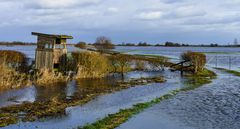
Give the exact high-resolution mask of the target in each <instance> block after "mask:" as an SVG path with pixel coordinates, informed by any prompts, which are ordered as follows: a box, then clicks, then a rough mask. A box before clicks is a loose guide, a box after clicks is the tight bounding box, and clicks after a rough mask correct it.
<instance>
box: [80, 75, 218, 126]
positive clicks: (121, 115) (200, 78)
mask: <svg viewBox="0 0 240 129" xmlns="http://www.w3.org/2000/svg"><path fill="white" fill-rule="evenodd" d="M215 77H216V74H215V73H214V72H212V71H210V70H203V71H202V72H200V73H198V74H196V75H193V76H191V77H187V79H189V80H192V79H194V81H189V82H188V84H189V85H187V86H186V87H184V88H182V89H177V90H174V91H171V92H169V93H168V94H165V95H163V96H161V97H159V98H156V99H154V100H152V101H150V102H145V103H139V104H136V105H134V106H133V107H131V108H128V109H123V110H120V111H119V112H118V113H115V114H110V115H108V116H107V117H105V118H103V119H101V120H98V121H96V122H95V123H92V124H88V125H86V126H83V127H79V128H78V129H114V128H116V127H118V126H119V125H121V124H122V123H124V122H126V121H127V120H129V119H130V118H132V117H133V116H134V115H136V114H138V113H140V112H142V111H144V110H145V109H147V108H149V107H151V106H153V105H155V104H158V103H160V102H161V101H163V100H166V99H169V98H171V97H173V96H175V95H176V94H178V93H179V92H181V91H189V90H193V89H195V88H198V87H200V86H202V85H204V84H207V83H210V82H211V79H213V78H215Z"/></svg>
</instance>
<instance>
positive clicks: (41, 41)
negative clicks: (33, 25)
mask: <svg viewBox="0 0 240 129" xmlns="http://www.w3.org/2000/svg"><path fill="white" fill-rule="evenodd" d="M32 35H35V36H37V48H36V53H35V67H36V69H37V70H40V69H48V70H54V69H59V68H64V67H65V64H66V57H67V39H73V37H72V36H68V35H54V34H43V33H37V32H32Z"/></svg>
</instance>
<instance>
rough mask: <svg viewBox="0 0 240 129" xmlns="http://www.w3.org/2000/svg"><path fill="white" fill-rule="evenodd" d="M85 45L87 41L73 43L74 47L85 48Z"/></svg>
mask: <svg viewBox="0 0 240 129" xmlns="http://www.w3.org/2000/svg"><path fill="white" fill-rule="evenodd" d="M86 46H87V43H85V42H79V43H77V44H76V45H75V47H77V48H81V49H85V48H86Z"/></svg>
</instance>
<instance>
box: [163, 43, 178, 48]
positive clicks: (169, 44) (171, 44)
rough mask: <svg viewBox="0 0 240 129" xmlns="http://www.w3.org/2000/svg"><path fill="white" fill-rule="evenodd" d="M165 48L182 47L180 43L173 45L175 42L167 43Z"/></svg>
mask: <svg viewBox="0 0 240 129" xmlns="http://www.w3.org/2000/svg"><path fill="white" fill-rule="evenodd" d="M165 46H168V47H180V46H181V44H179V43H173V42H166V43H165Z"/></svg>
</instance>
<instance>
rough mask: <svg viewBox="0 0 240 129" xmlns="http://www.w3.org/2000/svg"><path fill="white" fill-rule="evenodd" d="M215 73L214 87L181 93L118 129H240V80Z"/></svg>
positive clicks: (208, 86) (211, 85) (204, 87)
mask: <svg viewBox="0 0 240 129" xmlns="http://www.w3.org/2000/svg"><path fill="white" fill-rule="evenodd" d="M216 72H217V73H218V75H219V76H218V79H216V80H214V81H213V83H211V84H208V85H205V86H203V87H200V88H198V89H196V90H193V91H188V92H181V93H179V94H178V95H176V96H175V97H174V98H172V99H169V100H165V101H163V102H161V103H159V104H157V105H155V106H153V107H151V108H149V109H147V110H145V111H144V112H142V113H140V114H139V115H137V116H136V117H134V118H132V119H130V120H129V121H128V122H126V123H124V124H122V125H121V126H120V127H118V128H117V129H148V128H151V129H157V128H160V127H161V128H164V129H239V127H240V85H239V81H240V77H236V76H232V75H229V74H227V73H222V72H220V71H216Z"/></svg>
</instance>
